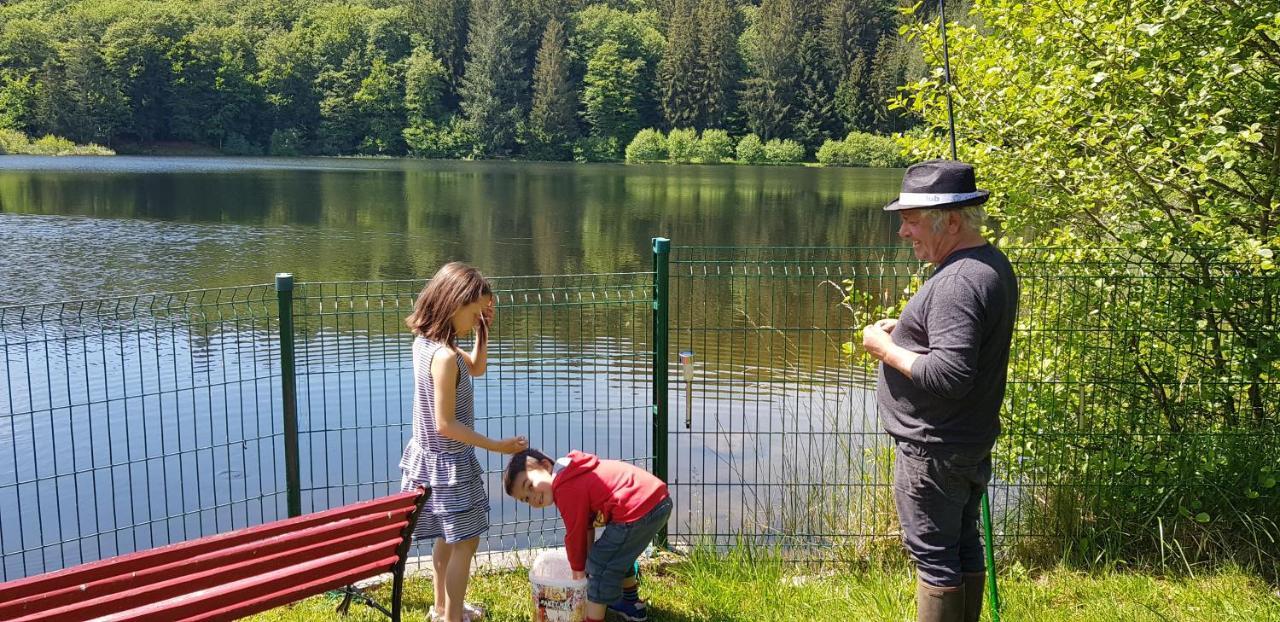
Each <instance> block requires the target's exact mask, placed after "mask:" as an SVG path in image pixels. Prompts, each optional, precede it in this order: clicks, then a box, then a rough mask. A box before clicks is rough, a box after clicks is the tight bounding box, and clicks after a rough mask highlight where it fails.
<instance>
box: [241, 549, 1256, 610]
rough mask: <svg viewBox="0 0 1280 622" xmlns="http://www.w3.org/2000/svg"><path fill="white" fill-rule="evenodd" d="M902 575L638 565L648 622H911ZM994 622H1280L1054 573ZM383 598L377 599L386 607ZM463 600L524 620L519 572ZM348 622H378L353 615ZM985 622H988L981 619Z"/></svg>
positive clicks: (1027, 585) (1011, 596)
mask: <svg viewBox="0 0 1280 622" xmlns="http://www.w3.org/2000/svg"><path fill="white" fill-rule="evenodd" d="M913 581H914V579H913V577H912V574H911V571H910V570H909V569H908V568H906V567H905V566H899V567H887V568H866V567H863V568H854V567H852V566H851V565H849V564H841V565H838V566H825V567H824V566H819V565H813V564H792V563H786V562H783V561H781V560H779V559H778V558H776V557H773V556H764V557H761V556H759V555H758V554H753V553H751V552H750V551H737V552H734V553H731V554H728V555H715V554H711V553H706V552H694V553H693V554H691V555H690V556H688V557H675V556H667V557H666V559H664V560H663V561H662V562H657V563H654V562H651V563H649V564H648V565H647V566H646V572H645V575H644V585H643V587H642V594H643V595H644V596H645V597H646V598H648V599H649V600H650V619H652V620H654V621H655V622H662V621H667V622H687V621H692V620H725V621H730V620H742V621H744V622H745V621H751V622H756V621H761V620H769V621H779V622H785V621H793V620H794V621H796V622H799V621H802V620H803V621H806V622H807V621H810V620H824V621H825V620H842V621H843V620H892V621H901V620H914V619H915V617H914V616H915V605H914V584H913ZM1000 590H1001V599H1002V601H1003V603H1004V607H1003V609H1002V618H1003V619H1004V620H1008V621H1010V622H1013V621H1016V622H1050V621H1052V622H1103V621H1106V622H1147V621H1150V622H1191V621H1214V622H1217V621H1227V620H1230V621H1242V622H1243V621H1247V622H1280V590H1277V589H1276V587H1275V586H1273V585H1268V584H1267V583H1266V582H1264V581H1263V580H1261V579H1260V578H1258V577H1257V576H1255V575H1252V574H1250V573H1247V572H1244V571H1242V570H1238V569H1222V570H1218V571H1215V572H1213V573H1208V574H1197V575H1195V576H1185V575H1184V576H1161V575H1157V574H1150V573H1143V572H1135V571H1125V572H1121V571H1117V570H1102V571H1095V572H1082V571H1078V570H1072V569H1068V568H1054V569H1050V570H1046V571H1040V572H1028V571H1025V570H1022V569H1020V568H1017V567H1015V568H1012V569H1009V570H1007V571H1006V572H1004V573H1003V574H1002V575H1001V584H1000ZM389 592H390V589H389V588H388V587H387V586H385V585H384V586H381V587H380V588H378V589H377V590H376V591H375V595H376V596H375V597H378V598H381V599H382V601H383V602H385V600H386V598H387V596H388V594H389ZM430 592H431V583H430V581H428V580H425V579H413V580H411V581H409V582H408V584H407V587H406V591H405V601H404V603H405V607H406V612H405V616H404V619H405V620H411V621H416V620H423V619H425V615H426V610H427V607H428V605H429V603H430V602H431V601H430ZM468 600H469V601H473V602H477V603H483V604H484V605H485V606H487V607H488V609H489V618H488V619H489V620H491V621H492V622H517V621H525V620H529V619H530V603H529V581H528V578H527V575H526V574H525V573H524V572H522V571H512V572H501V573H496V574H487V575H481V576H476V577H473V579H472V586H471V590H470V592H469V593H468ZM337 603H338V600H337V599H336V598H334V597H327V596H321V597H316V598H312V599H309V600H305V601H303V602H301V603H298V604H296V605H293V606H290V607H283V608H280V609H276V610H274V611H270V612H267V613H265V614H262V615H259V616H255V617H253V618H250V619H252V620H255V621H258V622H268V621H270V622H302V621H304V620H306V621H309V620H315V621H320V620H333V619H334V618H335V616H334V614H333V610H334V607H335V606H336V605H337ZM347 619H348V620H350V621H351V622H364V621H368V622H375V621H378V620H384V619H385V618H383V617H382V616H381V614H379V613H377V612H376V611H374V610H373V609H370V608H368V607H365V606H363V605H353V606H352V614H351V615H350V616H349V617H348V618H347ZM983 619H984V620H986V619H987V617H986V616H985V615H984V617H983Z"/></svg>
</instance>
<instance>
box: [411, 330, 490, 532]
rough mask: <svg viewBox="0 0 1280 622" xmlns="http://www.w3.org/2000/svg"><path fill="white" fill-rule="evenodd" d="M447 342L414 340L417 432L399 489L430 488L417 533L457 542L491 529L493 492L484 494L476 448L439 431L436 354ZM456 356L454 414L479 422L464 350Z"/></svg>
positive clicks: (463, 421) (471, 424)
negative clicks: (434, 369) (433, 367)
mask: <svg viewBox="0 0 1280 622" xmlns="http://www.w3.org/2000/svg"><path fill="white" fill-rule="evenodd" d="M443 347H446V345H445V344H443V343H439V342H435V341H430V340H427V339H425V338H423V337H416V338H414V340H413V380H414V390H413V436H412V437H410V438H409V442H408V443H407V444H406V445H405V448H404V454H403V455H401V457H400V471H401V473H402V477H401V484H400V489H401V490H409V489H412V488H414V487H415V486H419V485H425V486H427V487H429V488H431V496H430V497H429V498H428V499H427V503H426V505H424V506H423V508H422V513H421V514H419V515H418V524H417V525H416V526H415V527H414V530H413V537H414V538H415V539H417V540H421V541H426V540H430V539H434V538H440V537H443V538H444V539H445V542H448V543H450V544H452V543H455V542H461V541H463V540H469V539H471V538H474V537H476V536H479V535H480V534H483V533H484V532H486V531H488V530H489V496H488V495H487V494H485V490H484V469H483V468H481V466H480V461H479V460H478V459H476V448H475V447H473V446H471V445H468V444H466V443H460V442H458V441H455V440H452V439H449V438H445V437H444V436H442V435H441V434H440V433H439V432H438V431H436V402H435V382H434V379H433V378H432V377H431V359H432V357H434V356H435V354H436V351H438V350H439V349H440V348H443ZM456 359H457V361H458V394H457V399H455V400H454V410H455V413H454V417H455V418H456V419H457V420H458V423H461V424H462V425H465V426H467V427H470V428H475V421H476V415H475V406H474V401H473V392H472V385H471V373H470V372H469V371H468V370H467V364H466V361H464V360H463V358H462V355H461V354H457V355H456Z"/></svg>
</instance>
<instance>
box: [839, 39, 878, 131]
mask: <svg viewBox="0 0 1280 622" xmlns="http://www.w3.org/2000/svg"><path fill="white" fill-rule="evenodd" d="M867 65H868V62H867V57H866V56H865V55H863V54H861V53H859V54H858V55H857V56H855V57H854V59H853V63H852V64H851V65H850V66H849V68H848V70H847V73H845V75H844V78H843V79H841V80H840V83H839V84H838V85H837V86H836V100H835V106H836V111H837V112H838V113H839V114H840V118H841V119H843V120H844V124H845V129H846V130H848V131H854V130H858V131H863V132H869V131H871V129H872V126H873V125H874V122H873V120H874V118H875V115H874V113H873V111H872V109H871V104H870V99H869V98H868V96H867V93H866V82H867V75H868V74H869V73H870V70H869V69H868V67H867Z"/></svg>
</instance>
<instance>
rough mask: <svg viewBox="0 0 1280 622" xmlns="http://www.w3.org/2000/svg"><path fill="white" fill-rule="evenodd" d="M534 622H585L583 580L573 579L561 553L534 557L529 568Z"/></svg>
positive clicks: (547, 552)
mask: <svg viewBox="0 0 1280 622" xmlns="http://www.w3.org/2000/svg"><path fill="white" fill-rule="evenodd" d="M529 583H531V584H533V620H534V622H583V620H586V619H587V580H586V579H577V580H575V579H574V578H573V571H572V569H570V568H569V557H568V556H567V555H566V554H565V551H564V549H562V548H561V549H551V550H549V551H543V552H541V553H539V554H538V557H537V558H535V559H534V560H533V565H532V566H530V567H529Z"/></svg>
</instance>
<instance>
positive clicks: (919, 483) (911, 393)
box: [862, 160, 1018, 622]
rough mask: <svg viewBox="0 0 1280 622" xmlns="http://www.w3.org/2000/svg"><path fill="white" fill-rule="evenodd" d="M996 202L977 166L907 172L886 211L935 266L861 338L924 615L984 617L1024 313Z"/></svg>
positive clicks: (938, 164) (948, 620) (954, 620)
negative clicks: (1009, 390)
mask: <svg viewBox="0 0 1280 622" xmlns="http://www.w3.org/2000/svg"><path fill="white" fill-rule="evenodd" d="M987 197H988V192H987V191H985V190H978V189H977V188H976V186H975V184H974V174H973V167H972V166H971V165H969V164H965V163H963V162H955V161H951V160H933V161H929V162H921V163H919V164H915V165H913V166H912V167H910V168H908V169H907V172H906V176H905V177H904V178H903V180H902V193H901V195H899V198H898V200H896V201H894V202H892V203H890V204H889V205H887V206H885V208H884V209H885V210H887V211H896V212H898V214H899V216H900V217H901V218H902V224H901V226H900V227H899V228H898V235H899V236H901V237H903V238H905V239H907V240H910V241H911V247H912V249H913V250H914V251H915V255H916V257H917V258H918V259H921V260H923V261H927V262H929V263H932V264H934V266H936V269H935V270H934V273H933V275H932V276H931V277H929V279H928V280H926V281H925V282H924V284H923V285H921V286H920V290H919V291H917V292H916V293H915V295H914V296H912V297H911V300H910V301H908V302H907V305H906V307H904V308H903V310H902V314H901V315H900V316H899V317H898V318H897V319H883V320H879V321H877V322H876V323H875V324H873V325H871V326H867V327H866V328H865V329H864V330H863V336H862V345H863V347H864V348H865V349H866V351H867V352H868V353H870V354H871V355H872V356H874V357H876V358H877V359H879V360H880V361H881V365H880V370H879V374H878V377H877V381H876V398H877V401H878V403H879V406H880V419H881V422H882V423H883V424H884V428H885V431H887V432H888V433H889V434H890V435H892V436H893V438H894V441H895V443H896V444H897V449H896V452H895V461H894V473H893V480H894V481H893V497H894V502H895V504H896V505H897V508H898V519H899V521H900V522H901V524H902V538H903V543H904V544H905V545H906V548H907V551H908V552H909V553H910V554H911V557H912V559H913V560H914V561H915V563H916V571H917V575H918V585H917V588H916V603H917V606H918V612H919V613H918V619H919V621H920V622H959V621H961V620H963V621H965V622H969V621H976V620H977V619H978V616H979V614H980V613H981V611H982V590H983V584H984V582H985V578H986V572H985V566H984V564H983V555H982V545H981V541H980V540H979V538H978V512H979V502H980V500H981V498H982V495H983V493H984V492H985V490H986V486H987V482H988V481H989V480H990V479H991V448H992V446H993V445H994V444H995V440H996V436H997V435H998V434H999V432H1000V421H999V412H1000V404H1001V402H1002V401H1003V399H1004V390H1005V379H1006V376H1007V371H1008V365H1009V342H1010V341H1011V339H1012V337H1013V324H1014V318H1015V317H1016V316H1017V313H1018V282H1017V278H1016V277H1015V276H1014V274H1013V268H1012V266H1010V265H1009V260H1008V259H1007V258H1006V257H1005V256H1004V254H1003V253H1001V252H1000V251H999V250H998V249H996V248H995V247H994V246H992V245H990V244H988V243H987V241H986V239H985V238H983V237H982V234H981V227H982V222H983V219H984V218H985V214H984V212H983V211H982V207H981V206H982V204H983V203H985V202H986V200H987Z"/></svg>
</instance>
